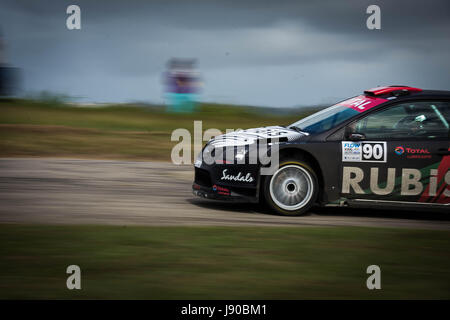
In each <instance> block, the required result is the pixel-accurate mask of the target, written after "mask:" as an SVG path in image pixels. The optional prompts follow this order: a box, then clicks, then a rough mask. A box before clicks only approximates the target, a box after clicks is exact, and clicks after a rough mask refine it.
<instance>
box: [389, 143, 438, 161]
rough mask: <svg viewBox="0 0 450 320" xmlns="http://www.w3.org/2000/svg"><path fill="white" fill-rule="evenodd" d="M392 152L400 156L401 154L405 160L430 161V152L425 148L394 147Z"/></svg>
mask: <svg viewBox="0 0 450 320" xmlns="http://www.w3.org/2000/svg"><path fill="white" fill-rule="evenodd" d="M394 152H395V153H396V154H397V155H399V156H401V155H402V154H404V153H405V154H406V158H407V159H430V158H431V152H430V151H429V150H428V149H427V148H415V147H412V148H410V147H403V146H398V147H395V149H394Z"/></svg>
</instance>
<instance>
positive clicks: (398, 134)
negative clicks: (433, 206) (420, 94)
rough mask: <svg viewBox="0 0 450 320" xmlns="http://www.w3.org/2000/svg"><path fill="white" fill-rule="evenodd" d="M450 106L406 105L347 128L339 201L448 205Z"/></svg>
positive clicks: (434, 103)
mask: <svg viewBox="0 0 450 320" xmlns="http://www.w3.org/2000/svg"><path fill="white" fill-rule="evenodd" d="M449 123H450V102H449V101H438V100H436V101H434V100H433V101H431V100H430V101H408V102H401V103H398V104H395V105H391V106H389V107H387V108H383V109H382V110H377V111H374V112H371V113H370V114H368V115H366V116H365V117H363V118H360V119H358V120H356V121H354V122H352V123H351V124H350V125H349V126H347V128H346V134H345V136H346V140H345V141H342V146H341V147H342V171H341V172H342V185H341V192H342V193H341V195H342V196H343V197H345V198H347V199H362V200H366V201H367V200H369V201H370V200H385V201H406V202H411V203H441V204H446V203H449V199H450V190H449V188H448V184H450V173H449V164H450V156H449V150H450V149H449V147H450V145H449V132H450V131H449V130H450V128H449Z"/></svg>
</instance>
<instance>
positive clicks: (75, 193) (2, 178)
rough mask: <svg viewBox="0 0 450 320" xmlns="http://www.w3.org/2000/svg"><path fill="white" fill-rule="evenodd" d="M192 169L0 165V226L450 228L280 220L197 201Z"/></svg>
mask: <svg viewBox="0 0 450 320" xmlns="http://www.w3.org/2000/svg"><path fill="white" fill-rule="evenodd" d="M192 178H193V168H192V167H191V166H175V165H172V164H169V163H162V162H132V161H107V160H73V159H55V158H53V159H47V158H4V159H0V223H42V224H44V223H45V224H48V223H49V224H109V225H161V226H166V225H195V226H198V225H215V226H293V227H301V226H372V227H394V228H415V229H442V230H450V214H436V213H427V212H419V213H412V212H404V211H403V212H399V211H386V210H383V211H375V210H361V209H349V208H333V209H330V208H326V209H323V208H317V209H314V210H313V211H312V213H311V214H309V215H307V216H302V217H283V216H277V215H272V214H269V213H267V212H265V211H264V210H261V209H260V208H259V207H258V206H257V205H252V204H235V203H221V202H214V201H209V200H205V199H200V198H196V197H194V196H193V195H192V192H191V185H192Z"/></svg>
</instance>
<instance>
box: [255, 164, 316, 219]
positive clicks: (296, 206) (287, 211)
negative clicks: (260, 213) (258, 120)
mask: <svg viewBox="0 0 450 320" xmlns="http://www.w3.org/2000/svg"><path fill="white" fill-rule="evenodd" d="M317 192H318V183H317V176H316V174H315V173H314V170H312V169H311V167H310V166H309V165H308V164H307V163H305V162H301V161H296V160H285V161H282V162H281V163H280V166H279V168H278V170H276V171H275V173H274V174H273V175H272V176H270V177H269V178H267V179H265V182H264V197H265V199H266V202H267V204H268V205H269V206H270V207H271V208H272V209H274V210H275V211H276V212H277V213H280V214H283V215H301V214H304V213H306V212H307V211H308V210H309V209H310V208H311V206H312V205H313V204H314V203H315V201H316V198H317Z"/></svg>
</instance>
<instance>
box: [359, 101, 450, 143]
mask: <svg viewBox="0 0 450 320" xmlns="http://www.w3.org/2000/svg"><path fill="white" fill-rule="evenodd" d="M449 117H450V103H449V102H439V101H426V102H425V101H420V102H407V103H402V104H398V105H395V106H392V107H390V108H387V109H384V110H381V111H378V112H375V113H373V114H370V115H368V116H366V117H364V118H362V119H360V120H358V121H356V122H354V123H353V124H352V125H351V126H350V127H351V128H352V131H353V132H356V133H360V134H363V135H364V136H365V137H366V139H414V138H421V139H441V138H448V137H449V128H450V127H449V123H450V118H449Z"/></svg>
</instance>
